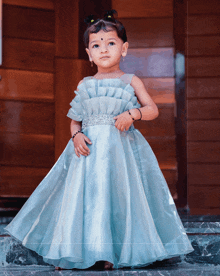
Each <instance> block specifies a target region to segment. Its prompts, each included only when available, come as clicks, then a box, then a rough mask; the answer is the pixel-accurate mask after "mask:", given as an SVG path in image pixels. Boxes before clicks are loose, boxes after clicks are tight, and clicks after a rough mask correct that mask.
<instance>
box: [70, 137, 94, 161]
mask: <svg viewBox="0 0 220 276" xmlns="http://www.w3.org/2000/svg"><path fill="white" fill-rule="evenodd" d="M72 140H73V143H74V149H75V153H76V155H77V156H78V157H80V154H81V155H85V156H87V155H89V153H90V150H89V148H88V147H87V145H86V143H85V142H88V143H89V144H92V142H91V141H90V139H89V138H88V137H87V136H86V135H85V134H84V133H81V132H79V133H77V134H76V136H75V137H74V138H73V139H72Z"/></svg>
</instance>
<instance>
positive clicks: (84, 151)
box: [79, 145, 87, 154]
mask: <svg viewBox="0 0 220 276" xmlns="http://www.w3.org/2000/svg"><path fill="white" fill-rule="evenodd" d="M79 151H80V153H81V154H86V153H87V151H86V150H85V149H84V148H83V146H82V145H80V146H79Z"/></svg>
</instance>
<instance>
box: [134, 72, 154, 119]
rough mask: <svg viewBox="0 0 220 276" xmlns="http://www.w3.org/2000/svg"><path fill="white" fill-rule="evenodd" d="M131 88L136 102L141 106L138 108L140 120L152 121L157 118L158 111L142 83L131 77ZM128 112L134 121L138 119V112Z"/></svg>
mask: <svg viewBox="0 0 220 276" xmlns="http://www.w3.org/2000/svg"><path fill="white" fill-rule="evenodd" d="M131 86H132V87H133V88H134V90H135V94H136V96H137V98H138V101H139V103H140V104H141V106H142V107H141V108H140V110H141V113H142V119H141V120H153V119H155V118H157V117H158V115H159V110H158V108H157V105H156V104H155V103H154V101H153V100H152V98H151V97H150V95H149V94H148V93H147V90H146V89H145V86H144V84H143V82H142V81H141V80H140V79H139V78H138V77H137V76H133V78H132V80H131ZM130 112H131V115H132V117H133V118H134V119H135V120H137V119H139V118H140V112H139V111H138V110H137V109H131V110H130Z"/></svg>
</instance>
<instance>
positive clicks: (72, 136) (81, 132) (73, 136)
mask: <svg viewBox="0 0 220 276" xmlns="http://www.w3.org/2000/svg"><path fill="white" fill-rule="evenodd" d="M79 132H81V133H83V131H82V130H78V131H77V132H76V133H75V134H73V136H72V139H73V138H74V137H75V136H76V134H77V133H79Z"/></svg>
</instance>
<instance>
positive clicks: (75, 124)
mask: <svg viewBox="0 0 220 276" xmlns="http://www.w3.org/2000/svg"><path fill="white" fill-rule="evenodd" d="M82 82H83V81H82V80H81V81H80V82H79V83H78V85H77V87H78V86H79V85H80V84H81V83H82ZM76 90H77V91H79V89H78V88H77V89H76ZM81 129H82V121H80V122H79V121H74V120H72V121H71V123H70V133H71V137H72V136H73V134H74V133H76V132H77V131H78V130H81Z"/></svg>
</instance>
